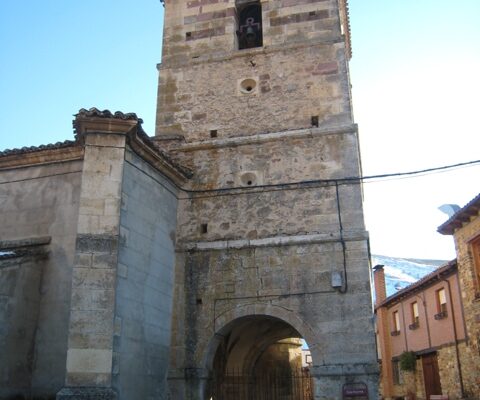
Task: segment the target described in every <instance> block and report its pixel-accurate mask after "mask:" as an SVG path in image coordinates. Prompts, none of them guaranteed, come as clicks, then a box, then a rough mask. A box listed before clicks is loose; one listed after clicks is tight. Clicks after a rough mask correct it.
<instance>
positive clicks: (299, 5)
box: [156, 0, 353, 141]
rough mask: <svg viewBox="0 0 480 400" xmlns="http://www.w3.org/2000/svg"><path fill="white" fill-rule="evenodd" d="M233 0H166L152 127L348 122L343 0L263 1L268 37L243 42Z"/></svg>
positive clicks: (188, 131)
mask: <svg viewBox="0 0 480 400" xmlns="http://www.w3.org/2000/svg"><path fill="white" fill-rule="evenodd" d="M234 3H235V2H234V1H233V0H231V1H215V2H207V3H205V2H200V1H189V2H187V1H183V2H182V4H181V5H178V4H173V3H171V4H170V2H168V1H167V4H166V20H165V21H166V25H165V33H164V46H163V61H162V64H161V66H160V79H159V88H158V105H157V128H156V135H162V134H182V135H184V136H185V137H186V140H187V141H192V140H205V139H207V138H209V137H210V134H211V133H210V132H211V131H216V133H215V135H217V137H232V136H246V135H252V134H255V133H266V132H276V131H284V130H290V129H299V128H307V127H310V126H312V125H315V126H324V127H327V126H338V125H348V124H351V122H352V119H353V117H352V115H351V104H350V84H349V81H348V72H347V59H348V55H347V53H346V51H345V44H344V41H343V37H342V35H341V34H340V22H339V21H340V18H339V11H338V6H337V1H323V0H322V1H311V0H310V1H308V2H307V1H303V0H302V1H296V2H287V1H272V0H271V1H262V9H263V20H264V35H263V37H264V46H263V47H262V48H253V49H245V50H237V48H236V45H235V40H236V39H235V37H236V34H235V28H234V25H235V17H234V14H235V11H234V7H235V4H234ZM207 17H208V19H206V20H205V18H207ZM199 20H200V22H199ZM189 34H190V36H187V35H189ZM306 46H308V48H306ZM312 117H314V118H315V119H316V122H313V120H312Z"/></svg>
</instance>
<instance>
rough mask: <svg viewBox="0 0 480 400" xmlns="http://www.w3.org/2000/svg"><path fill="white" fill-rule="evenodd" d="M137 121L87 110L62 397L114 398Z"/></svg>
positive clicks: (81, 123) (80, 126) (82, 117)
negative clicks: (121, 255) (127, 172)
mask: <svg viewBox="0 0 480 400" xmlns="http://www.w3.org/2000/svg"><path fill="white" fill-rule="evenodd" d="M137 122H138V121H137V119H136V117H135V118H133V117H131V116H130V117H128V116H127V117H125V116H124V115H122V118H120V117H119V116H114V115H112V114H110V113H108V114H106V115H105V114H103V113H98V114H97V115H92V114H91V113H90V114H88V113H87V112H83V113H82V111H81V112H80V113H79V114H78V115H77V118H76V120H75V121H74V125H75V128H76V131H77V135H79V136H80V138H81V139H82V140H83V141H84V146H85V156H84V163H83V172H82V186H81V192H80V204H79V217H78V225H77V239H76V254H75V262H74V266H73V273H72V295H71V303H70V324H69V335H68V351H67V363H66V380H65V384H66V387H65V388H64V389H62V390H61V391H60V392H59V393H58V394H57V399H67V398H68V399H114V398H116V394H115V391H114V390H113V389H112V388H111V381H112V359H113V336H114V329H115V324H114V319H115V318H114V312H115V287H116V269H117V253H118V245H119V241H120V236H119V225H120V202H121V185H122V175H123V165H124V158H125V146H126V135H127V133H128V132H130V131H131V130H132V129H133V128H134V127H135V126H136V125H137Z"/></svg>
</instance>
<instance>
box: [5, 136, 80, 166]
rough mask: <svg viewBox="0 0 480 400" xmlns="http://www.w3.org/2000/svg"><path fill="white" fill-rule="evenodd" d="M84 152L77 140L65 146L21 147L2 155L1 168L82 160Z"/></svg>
mask: <svg viewBox="0 0 480 400" xmlns="http://www.w3.org/2000/svg"><path fill="white" fill-rule="evenodd" d="M83 154H84V148H83V146H80V145H79V143H77V142H71V144H69V145H68V146H65V147H48V146H40V147H37V148H35V150H32V148H29V151H21V149H20V151H18V152H11V153H7V154H6V155H0V170H7V169H12V168H23V167H30V166H34V165H42V164H53V163H59V162H69V161H76V160H82V159H83Z"/></svg>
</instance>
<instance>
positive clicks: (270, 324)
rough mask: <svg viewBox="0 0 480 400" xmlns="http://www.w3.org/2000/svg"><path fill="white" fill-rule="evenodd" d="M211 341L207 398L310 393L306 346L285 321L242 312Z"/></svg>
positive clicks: (299, 398) (288, 398)
mask: <svg viewBox="0 0 480 400" xmlns="http://www.w3.org/2000/svg"><path fill="white" fill-rule="evenodd" d="M215 345H216V348H215V351H214V354H213V359H212V360H211V363H210V365H209V366H208V368H209V372H210V375H209V381H208V384H207V387H206V393H205V398H206V399H214V400H224V399H225V400H226V399H238V400H247V399H248V400H311V399H312V398H313V397H312V394H313V387H312V379H311V377H310V368H309V367H310V366H311V363H312V359H311V354H310V351H309V350H308V347H307V346H306V343H305V341H304V340H303V338H302V335H301V334H300V333H299V332H298V331H297V330H296V329H295V328H294V327H292V326H291V325H290V324H288V323H287V322H285V321H283V320H281V319H279V318H276V317H272V316H267V315H247V316H243V317H240V318H237V319H235V320H234V321H232V322H230V323H229V324H227V325H226V326H225V327H223V328H222V329H220V330H219V331H218V332H217V333H216V337H215ZM212 350H213V349H212Z"/></svg>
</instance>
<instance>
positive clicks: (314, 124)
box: [311, 115, 318, 128]
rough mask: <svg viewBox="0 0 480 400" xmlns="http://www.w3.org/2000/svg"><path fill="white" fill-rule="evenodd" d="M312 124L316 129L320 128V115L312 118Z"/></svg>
mask: <svg viewBox="0 0 480 400" xmlns="http://www.w3.org/2000/svg"><path fill="white" fill-rule="evenodd" d="M311 124H312V126H314V127H315V128H318V115H313V116H312V120H311Z"/></svg>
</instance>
